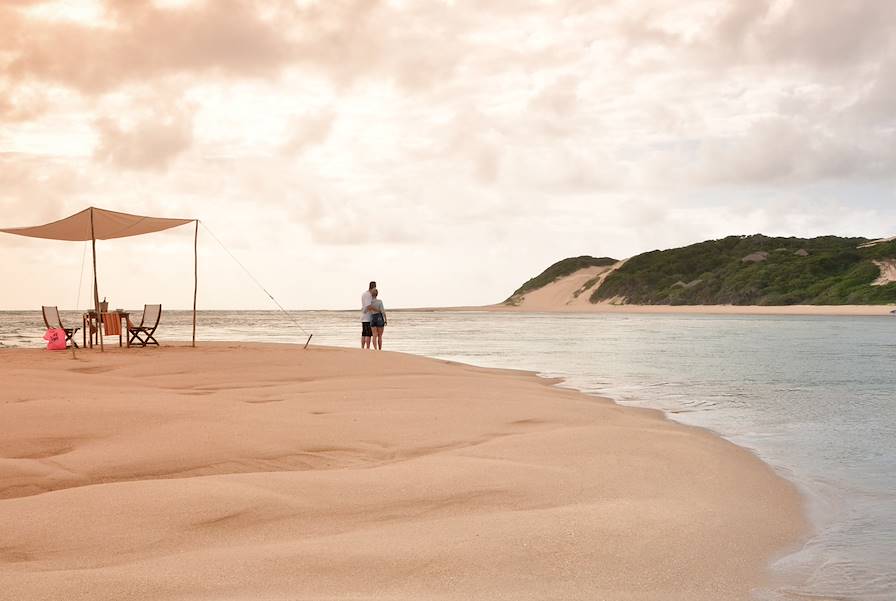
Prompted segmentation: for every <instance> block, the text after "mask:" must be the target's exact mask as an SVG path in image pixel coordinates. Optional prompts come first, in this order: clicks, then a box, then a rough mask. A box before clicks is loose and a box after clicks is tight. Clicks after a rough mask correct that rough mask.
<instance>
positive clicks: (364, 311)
mask: <svg viewBox="0 0 896 601" xmlns="http://www.w3.org/2000/svg"><path fill="white" fill-rule="evenodd" d="M379 295H380V293H379V290H377V289H376V282H370V286H368V288H367V291H366V292H364V294H362V295H361V348H370V340H371V339H373V348H375V349H377V350H380V351H381V350H383V330H384V329H386V309H385V307H383V301H381V300H380V299H378V298H377V297H378V296H379Z"/></svg>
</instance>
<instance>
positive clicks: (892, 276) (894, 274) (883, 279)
mask: <svg viewBox="0 0 896 601" xmlns="http://www.w3.org/2000/svg"><path fill="white" fill-rule="evenodd" d="M874 264H875V265H877V266H878V268H879V269H880V277H878V278H877V279H876V280H874V281H873V282H872V283H871V285H872V286H884V285H886V284H890V283H893V282H896V259H886V260H883V261H875V262H874Z"/></svg>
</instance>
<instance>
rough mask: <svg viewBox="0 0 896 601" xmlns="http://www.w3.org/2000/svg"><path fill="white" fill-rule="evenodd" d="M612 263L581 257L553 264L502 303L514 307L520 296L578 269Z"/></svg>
mask: <svg viewBox="0 0 896 601" xmlns="http://www.w3.org/2000/svg"><path fill="white" fill-rule="evenodd" d="M613 263H616V259H611V258H609V257H589V256H581V257H570V258H569V259H563V260H562V261H558V262H556V263H554V264H553V265H551V266H550V267H548V268H547V269H545V270H544V271H542V272H541V273H540V274H539V275H537V276H535V277H534V278H532V279H531V280H529V281H528V282H526V283H525V284H523V285H522V286H520V287H519V288H518V289H517V291H516V292H514V293H513V294H512V295H511V296H510V298H508V299H507V300H506V301H504V304H508V305H516V304H518V303H519V301H520V298H521V297H522V295H524V294H526V293H527V292H531V291H533V290H538V289H539V288H543V287H544V286H547V285H548V284H550V283H551V282H555V281H557V280H559V279H560V278H562V277H565V276H568V275H570V274H573V273H575V272H577V271H579V270H580V269H585V268H587V267H604V266H606V265H612V264H613Z"/></svg>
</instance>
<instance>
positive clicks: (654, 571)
mask: <svg viewBox="0 0 896 601" xmlns="http://www.w3.org/2000/svg"><path fill="white" fill-rule="evenodd" d="M0 382H2V389H0V390H2V392H0V424H2V429H0V591H2V593H0V597H2V598H4V599H22V600H24V599H28V600H29V601H34V600H44V599H46V600H50V599H53V600H58V599H66V600H68V601H73V600H80V599H84V600H87V599H90V600H97V599H129V600H132V601H133V600H141V599H159V600H171V601H174V600H179V601H181V600H188V599H189V600H211V599H215V600H222V599H232V600H249V599H264V600H284V601H285V600H296V599H352V600H360V599H387V600H405V599H406V600H415V601H416V600H423V599H426V600H433V599H435V600H458V601H460V600H464V601H469V600H471V599H508V600H515V601H518V600H527V599H544V600H547V599H555V600H559V599H563V600H576V599H581V600H589V601H593V600H601V599H607V600H613V601H635V600H637V601H652V600H656V601H701V600H705V601H725V600H746V599H749V598H750V591H751V590H752V589H753V588H754V587H757V586H762V585H763V583H764V582H765V579H766V578H767V577H768V574H767V565H768V562H769V560H770V558H772V557H774V556H776V555H778V554H780V553H783V552H785V551H786V550H788V549H790V548H792V547H793V545H794V544H796V543H797V542H798V541H799V540H800V538H801V537H802V536H803V535H804V534H805V532H806V527H807V525H806V522H805V518H804V513H803V501H802V499H801V497H800V495H799V493H798V492H797V491H796V490H795V488H794V487H793V486H792V485H791V484H790V483H788V482H787V481H786V480H784V479H783V478H781V477H780V476H779V475H778V474H776V473H775V472H774V471H773V470H772V469H771V468H770V467H769V466H767V465H766V464H764V463H763V462H761V461H760V460H759V459H758V458H757V457H755V456H754V455H753V454H752V453H750V452H749V451H747V450H744V449H741V448H739V447H737V446H735V445H733V444H731V443H729V442H726V441H725V440H723V439H721V438H719V437H717V436H715V435H713V434H711V433H709V432H707V431H704V430H701V429H699V428H691V427H687V426H683V425H680V424H677V423H674V422H671V421H669V420H667V419H665V417H663V415H662V414H660V413H659V412H655V411H650V410H641V409H631V408H623V407H620V406H618V405H616V404H614V403H612V402H610V401H608V400H606V399H600V398H597V397H593V396H588V395H584V394H581V393H578V392H575V391H572V390H567V389H562V388H558V387H556V386H552V385H551V384H552V383H551V382H549V381H546V380H544V379H541V378H538V377H536V376H534V375H532V374H529V373H525V372H515V371H507V370H493V369H481V368H476V367H471V366H466V365H461V364H456V363H450V362H446V361H440V360H435V359H427V358H422V357H416V356H411V355H404V354H400V353H390V352H381V353H378V352H373V351H361V350H354V349H336V348H323V347H318V348H315V347H311V348H310V349H308V350H306V351H303V350H302V349H301V347H296V346H291V345H273V344H270V345H265V344H246V343H215V344H210V343H205V344H202V345H200V347H199V348H195V349H194V348H189V347H186V346H183V347H182V346H168V347H163V348H160V349H119V348H111V349H107V351H106V352H105V353H99V352H97V351H95V350H94V351H81V352H79V354H78V358H77V359H72V358H71V355H70V354H68V353H64V352H55V353H54V352H50V351H44V350H38V349H11V350H0Z"/></svg>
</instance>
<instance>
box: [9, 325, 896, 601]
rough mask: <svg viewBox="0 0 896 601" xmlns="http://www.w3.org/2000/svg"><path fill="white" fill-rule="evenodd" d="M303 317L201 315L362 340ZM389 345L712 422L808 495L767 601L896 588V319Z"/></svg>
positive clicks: (523, 332) (28, 336)
mask: <svg viewBox="0 0 896 601" xmlns="http://www.w3.org/2000/svg"><path fill="white" fill-rule="evenodd" d="M75 315H76V314H65V313H64V314H63V316H64V318H66V317H68V318H69V320H70V321H80V320H79V319H76V318H75ZM293 318H294V319H295V320H296V321H297V322H298V324H299V325H300V326H301V328H299V327H297V326H295V325H293V324H292V323H291V322H290V321H289V320H287V319H285V318H284V316H283V315H282V314H281V313H279V312H274V311H252V312H200V315H199V329H198V335H199V339H200V341H202V340H245V341H264V342H292V343H302V344H303V343H304V342H305V339H306V338H307V335H306V332H307V333H313V334H314V338H313V340H312V344H324V345H334V346H357V345H358V343H359V334H360V333H359V325H358V323H357V322H358V315H357V313H355V312H333V311H309V312H296V313H294V314H293ZM302 328H303V329H304V331H303V329H302ZM190 332H191V327H190V313H189V312H168V313H166V314H165V315H164V316H163V321H162V325H161V327H160V328H159V331H158V338H159V339H160V340H161V341H162V342H163V343H164V342H165V341H168V340H171V341H173V340H188V339H189V337H190ZM42 333H43V327H42V322H41V319H40V313H39V312H5V313H4V312H0V347H10V346H41V340H40V337H41V335H42ZM79 340H80V338H79ZM384 346H385V347H386V349H387V350H397V351H404V352H409V353H416V354H421V355H427V356H431V357H439V358H444V359H450V360H455V361H461V362H465V363H470V364H474V365H480V366H485V367H507V368H515V369H527V370H532V371H535V372H537V373H539V374H541V375H544V376H550V377H561V378H563V379H564V384H563V385H564V386H569V387H572V388H576V389H579V390H582V391H584V392H587V393H592V394H600V395H603V396H609V397H611V398H613V399H615V400H616V401H617V402H619V403H621V404H624V405H637V406H646V407H653V408H658V409H662V410H663V411H665V412H666V414H667V415H669V417H671V418H672V419H675V420H678V421H681V422H684V423H688V424H692V425H698V426H702V427H705V428H709V429H711V430H713V431H715V432H717V433H718V434H719V435H721V436H723V437H725V438H727V439H729V440H731V441H733V442H735V443H737V444H739V445H741V446H744V447H747V448H749V449H751V450H752V451H754V452H755V453H756V454H757V455H758V456H759V457H761V458H762V459H763V460H765V461H767V462H768V463H770V464H771V465H772V466H774V467H775V468H776V469H777V470H778V471H779V473H781V474H782V475H783V476H784V477H786V478H788V479H790V480H791V481H793V482H794V483H796V484H797V485H798V486H799V488H800V489H801V490H802V491H803V492H804V493H805V496H806V499H807V509H808V511H809V515H810V517H811V519H812V521H813V524H814V530H815V531H814V533H813V534H812V535H811V536H810V538H809V539H808V540H807V541H805V543H804V544H802V545H801V546H800V547H799V548H798V549H795V550H794V552H792V553H789V554H787V555H785V556H783V557H780V558H777V559H776V560H775V561H774V564H773V566H772V567H773V571H774V573H775V579H774V584H773V585H772V587H771V588H769V589H768V590H761V591H756V592H755V596H756V598H757V599H762V600H768V601H771V600H784V599H805V598H807V597H809V598H813V597H826V598H833V599H842V600H850V601H853V600H854V601H894V600H896V317H793V316H788V317H772V316H697V315H687V316H683V315H681V316H674V315H618V314H615V315H546V314H493V313H484V312H482V313H480V312H470V313H452V312H392V313H391V314H390V320H389V326H388V327H387V328H386V336H385V345H384ZM135 352H139V351H135Z"/></svg>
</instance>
